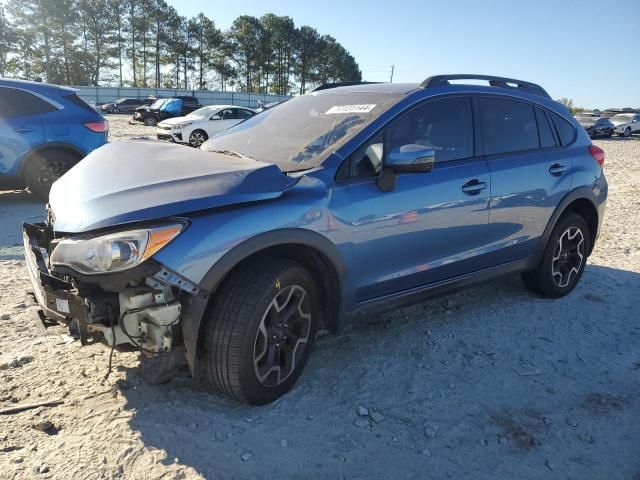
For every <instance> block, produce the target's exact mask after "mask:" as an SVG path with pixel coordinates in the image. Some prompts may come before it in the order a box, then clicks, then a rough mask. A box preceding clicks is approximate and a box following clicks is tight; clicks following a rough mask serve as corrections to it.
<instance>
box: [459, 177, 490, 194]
mask: <svg viewBox="0 0 640 480" xmlns="http://www.w3.org/2000/svg"><path fill="white" fill-rule="evenodd" d="M487 186H488V185H487V182H481V181H480V180H478V179H477V178H474V179H473V180H469V181H468V182H467V183H465V184H464V185H463V186H462V191H463V192H464V193H466V194H467V195H477V194H478V193H480V191H481V190H484V189H485V188H487Z"/></svg>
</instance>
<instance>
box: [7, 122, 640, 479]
mask: <svg viewBox="0 0 640 480" xmlns="http://www.w3.org/2000/svg"><path fill="white" fill-rule="evenodd" d="M112 117H113V116H112ZM121 119H122V120H124V123H123V126H124V128H120V127H119V126H117V125H120V121H121ZM127 119H128V118H126V117H119V118H116V119H115V121H114V120H113V119H110V120H111V121H112V130H111V136H112V139H116V138H121V137H123V136H127V135H138V134H139V133H141V132H147V131H149V132H150V133H153V129H150V128H148V127H143V126H140V127H129V126H127V125H126V120H127ZM596 143H597V144H598V145H599V146H601V147H602V148H604V150H605V151H606V153H607V164H606V172H607V176H608V178H609V183H610V197H609V204H608V209H607V214H606V218H605V224H604V228H603V231H602V234H601V237H600V240H599V242H598V243H597V245H596V249H595V252H594V254H593V256H592V257H591V258H590V265H589V266H588V268H587V270H586V272H585V275H584V277H583V280H582V282H581V283H580V285H579V286H578V287H577V289H576V290H575V292H573V293H572V294H571V295H569V296H568V297H566V298H564V299H561V300H556V301H550V300H546V299H541V298H538V297H536V296H533V295H531V294H530V293H529V292H528V291H526V290H525V289H524V288H523V287H522V285H521V283H520V280H519V278H518V276H512V277H505V278H503V279H500V280H497V281H494V282H490V283H487V284H485V285H481V286H478V287H475V288H472V289H469V290H466V291H463V292H460V293H457V294H454V295H450V296H447V297H443V298H439V299H435V300H432V301H429V302H425V303H421V304H418V305H415V306H412V307H409V308H405V309H401V310H397V311H395V312H393V313H388V314H384V315H381V316H377V317H372V318H370V319H368V321H367V322H366V323H364V324H361V325H358V326H355V327H354V328H352V329H350V330H348V331H346V332H344V333H342V334H340V335H338V336H326V337H322V338H320V339H319V341H318V342H317V344H316V348H315V351H314V352H313V354H312V356H311V359H310V362H309V364H308V366H307V369H306V371H305V373H304V374H303V376H302V378H301V379H300V381H299V382H298V385H297V386H296V387H295V388H294V389H293V391H292V392H291V393H290V394H289V395H287V396H285V397H284V398H282V399H281V400H279V401H278V402H276V403H275V404H272V405H269V406H266V407H261V408H251V407H247V406H243V405H238V404H235V403H232V402H229V401H227V400H225V399H223V398H220V397H217V396H214V395H210V394H207V393H206V392H204V391H202V390H200V389H198V388H197V387H195V386H194V385H193V384H192V382H191V381H190V380H189V379H188V378H178V379H176V380H173V381H172V382H171V383H169V384H168V385H164V386H159V387H151V386H147V385H145V384H143V383H142V381H141V379H140V378H139V376H138V374H137V371H136V367H137V356H136V355H135V354H116V356H115V358H114V365H115V368H114V371H113V373H112V374H111V376H110V377H109V379H108V380H104V376H105V373H106V371H107V361H108V350H107V349H106V348H104V347H102V346H99V345H94V346H90V347H84V348H82V347H80V345H79V343H78V342H76V341H73V340H72V339H71V338H69V337H67V336H65V335H64V330H62V329H49V330H47V331H46V332H43V331H42V330H41V329H39V328H38V327H37V322H35V321H34V320H33V315H32V313H33V312H32V311H31V310H32V309H30V308H28V307H26V306H25V305H24V303H22V302H23V298H24V291H25V290H26V289H27V287H28V281H27V276H26V273H25V271H24V261H23V257H22V253H21V248H20V247H19V242H20V221H21V220H23V219H26V220H38V219H39V218H40V217H41V216H42V213H43V206H42V205H41V204H39V203H37V202H36V201H34V200H33V199H32V198H31V197H30V196H29V195H28V194H26V193H11V192H10V193H4V194H0V369H1V370H0V409H2V408H6V407H10V406H15V405H21V404H23V403H34V402H40V401H44V400H57V399H61V400H62V401H63V403H61V404H59V405H57V406H52V407H40V408H36V409H32V410H28V411H24V412H22V413H16V414H10V415H0V477H1V478H3V479H4V478H8V479H34V478H56V479H102V478H109V479H110V478H126V479H156V478H162V479H192V478H210V479H211V478H220V479H227V478H243V479H244V478H274V477H276V476H278V477H279V478H322V479H324V478H331V479H336V478H349V479H357V478H363V479H364V478H434V479H436V478H437V479H440V478H447V477H450V478H455V479H459V478H469V479H497V478H518V479H533V478H545V479H556V478H557V479H567V478H571V479H586V478H589V479H606V480H614V479H633V480H638V479H640V429H638V419H639V418H640V314H639V310H640V309H639V308H638V306H637V299H638V297H639V296H640V235H639V233H640V224H639V223H638V219H637V218H638V217H637V215H638V214H637V212H638V209H639V207H640V138H634V139H631V140H621V139H612V140H601V141H597V142H596ZM358 407H363V408H361V409H359V408H358ZM365 409H366V410H365ZM359 410H360V412H359ZM360 414H362V415H360Z"/></svg>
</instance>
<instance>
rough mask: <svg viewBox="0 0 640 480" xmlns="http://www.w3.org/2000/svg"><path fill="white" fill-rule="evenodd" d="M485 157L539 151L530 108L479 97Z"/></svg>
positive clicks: (526, 105) (501, 100)
mask: <svg viewBox="0 0 640 480" xmlns="http://www.w3.org/2000/svg"><path fill="white" fill-rule="evenodd" d="M478 101H479V103H480V119H481V122H482V132H483V137H484V153H485V155H495V154H500V153H509V152H519V151H523V150H531V149H534V148H539V142H538V129H537V126H536V118H535V114H534V107H533V106H532V105H529V104H528V103H523V102H518V101H514V100H508V99H504V98H489V97H481V98H479V99H478Z"/></svg>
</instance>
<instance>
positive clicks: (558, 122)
mask: <svg viewBox="0 0 640 480" xmlns="http://www.w3.org/2000/svg"><path fill="white" fill-rule="evenodd" d="M551 118H552V120H553V124H554V125H555V126H556V132H558V137H559V138H560V143H561V144H562V145H563V146H565V145H569V144H570V143H573V139H574V138H575V136H576V131H575V128H573V125H571V124H570V123H569V122H568V121H566V120H565V119H564V118H562V117H561V116H560V115H557V114H555V113H552V114H551Z"/></svg>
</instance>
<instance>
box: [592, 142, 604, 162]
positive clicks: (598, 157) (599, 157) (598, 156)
mask: <svg viewBox="0 0 640 480" xmlns="http://www.w3.org/2000/svg"><path fill="white" fill-rule="evenodd" d="M589 153H590V154H591V156H592V157H593V159H594V160H595V161H596V162H598V163H599V164H600V165H601V166H602V165H604V150H602V149H601V148H599V147H596V146H595V145H590V146H589Z"/></svg>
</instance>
